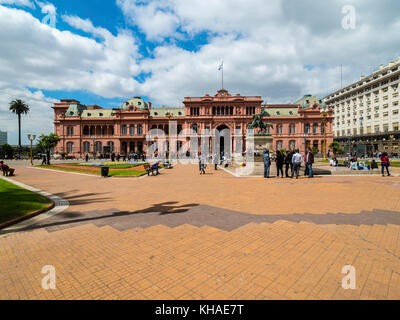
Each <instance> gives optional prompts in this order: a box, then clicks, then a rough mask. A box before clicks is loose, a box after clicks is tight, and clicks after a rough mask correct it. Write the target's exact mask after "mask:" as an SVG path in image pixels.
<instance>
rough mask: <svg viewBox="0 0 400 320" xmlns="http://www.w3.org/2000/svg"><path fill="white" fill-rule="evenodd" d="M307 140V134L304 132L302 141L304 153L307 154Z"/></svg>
mask: <svg viewBox="0 0 400 320" xmlns="http://www.w3.org/2000/svg"><path fill="white" fill-rule="evenodd" d="M307 138H308V133H306V132H304V133H303V139H304V153H307Z"/></svg>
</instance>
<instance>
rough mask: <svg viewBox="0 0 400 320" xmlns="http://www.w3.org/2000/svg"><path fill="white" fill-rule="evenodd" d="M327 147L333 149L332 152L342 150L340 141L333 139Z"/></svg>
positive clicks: (337, 152) (336, 152) (335, 152)
mask: <svg viewBox="0 0 400 320" xmlns="http://www.w3.org/2000/svg"><path fill="white" fill-rule="evenodd" d="M329 148H330V149H331V150H333V153H334V154H340V153H342V152H343V149H342V148H341V147H340V143H339V142H337V141H333V142H332V143H331V144H330V145H329Z"/></svg>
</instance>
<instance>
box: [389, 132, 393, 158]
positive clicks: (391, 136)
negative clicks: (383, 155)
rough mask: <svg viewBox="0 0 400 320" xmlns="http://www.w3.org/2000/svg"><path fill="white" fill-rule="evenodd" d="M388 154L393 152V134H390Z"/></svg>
mask: <svg viewBox="0 0 400 320" xmlns="http://www.w3.org/2000/svg"><path fill="white" fill-rule="evenodd" d="M389 138H390V154H393V140H394V135H392V134H391V135H390V136H389Z"/></svg>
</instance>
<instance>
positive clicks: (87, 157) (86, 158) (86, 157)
mask: <svg viewBox="0 0 400 320" xmlns="http://www.w3.org/2000/svg"><path fill="white" fill-rule="evenodd" d="M85 161H86V162H88V161H89V155H88V154H87V153H86V156H85Z"/></svg>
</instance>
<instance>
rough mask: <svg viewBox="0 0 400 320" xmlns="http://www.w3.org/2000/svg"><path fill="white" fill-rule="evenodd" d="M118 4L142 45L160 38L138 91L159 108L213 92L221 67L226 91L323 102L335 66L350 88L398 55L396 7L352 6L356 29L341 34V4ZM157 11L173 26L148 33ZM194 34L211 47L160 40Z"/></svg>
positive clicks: (230, 0) (274, 0) (251, 0)
mask: <svg viewBox="0 0 400 320" xmlns="http://www.w3.org/2000/svg"><path fill="white" fill-rule="evenodd" d="M117 4H119V6H120V7H121V9H122V11H123V12H124V14H125V16H126V18H127V20H128V21H130V22H131V23H132V24H135V25H136V26H138V27H139V29H140V30H141V31H142V32H143V33H145V35H146V37H147V38H148V39H151V40H156V41H157V40H158V39H161V40H160V42H159V46H158V47H156V49H155V50H154V52H153V54H154V57H155V58H154V59H146V60H145V61H144V62H143V63H142V65H141V66H142V68H143V70H144V71H145V72H151V77H149V78H148V79H147V80H146V81H145V83H144V84H143V85H141V86H140V88H139V89H140V91H141V92H143V94H146V95H149V96H150V97H152V98H153V100H155V102H157V103H162V104H178V103H180V101H181V100H182V97H183V96H187V95H192V94H195V95H202V94H204V93H205V92H208V93H210V94H211V93H213V92H215V91H216V89H217V88H219V87H220V73H218V71H217V65H218V63H219V62H220V61H221V60H224V62H225V77H226V78H225V83H226V87H227V88H228V89H231V90H232V91H234V92H235V93H237V92H240V93H242V94H258V95H262V96H263V97H264V98H265V99H266V100H267V101H269V102H288V101H293V100H295V99H297V98H298V97H300V96H301V95H303V94H305V93H310V94H318V95H324V94H327V93H328V92H329V91H332V90H334V89H337V88H338V86H339V85H340V65H341V64H343V65H344V69H343V70H344V82H345V83H346V82H347V83H349V82H352V81H355V80H357V79H358V77H359V75H360V74H361V73H368V72H371V71H372V67H376V66H377V65H379V64H381V63H387V62H388V61H389V60H390V59H397V55H398V48H397V47H396V46H397V43H398V42H399V38H400V36H399V35H400V33H399V31H400V28H399V22H400V20H399V18H398V16H396V14H395V13H393V10H392V9H394V8H397V7H400V4H398V2H396V1H389V0H388V1H387V2H385V6H384V5H382V3H377V2H374V1H372V0H366V1H360V0H354V1H353V4H354V5H355V7H356V12H357V27H356V29H355V30H344V29H343V28H342V27H341V21H342V18H343V14H342V10H341V9H342V7H343V5H345V4H348V1H347V0H337V1H324V2H315V1H313V0H302V1H296V2H295V1H289V0H271V1H264V0H248V1H241V0H219V1H214V0H192V1H186V0H168V1H163V2H161V1H159V0H147V1H142V0H140V1H139V0H117ZM138 8H141V10H142V12H144V11H145V10H148V12H149V13H148V15H147V16H146V19H143V20H141V19H138V17H137V16H138V12H139V11H138V10H139V9H138ZM391 8H392V9H391ZM157 10H161V11H162V12H166V13H168V14H170V15H172V16H173V21H179V24H178V25H176V24H174V25H173V27H171V28H165V29H162V28H161V29H160V28H157V26H156V27H155V28H152V24H151V21H152V17H153V16H154V12H157ZM158 32H159V34H158ZM184 32H186V33H184ZM200 32H206V33H208V37H209V40H208V43H207V44H205V45H203V46H202V47H200V48H199V50H198V51H197V52H189V51H186V50H184V49H182V48H179V47H178V46H175V45H170V44H165V43H164V42H163V41H162V40H163V37H164V36H169V37H173V38H174V37H175V38H177V39H178V40H179V39H180V37H182V36H185V37H186V40H187V41H190V39H191V38H192V37H194V36H196V35H197V34H199V33H200ZM383 35H385V36H383ZM177 43H179V41H178V42H177ZM305 66H312V68H305ZM152 93H156V94H154V95H152Z"/></svg>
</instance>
